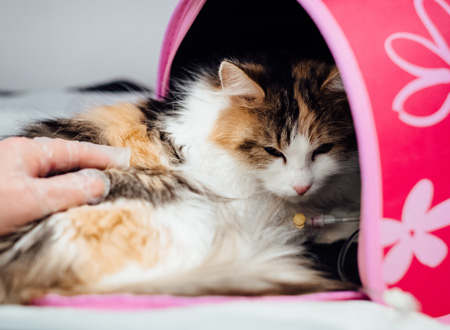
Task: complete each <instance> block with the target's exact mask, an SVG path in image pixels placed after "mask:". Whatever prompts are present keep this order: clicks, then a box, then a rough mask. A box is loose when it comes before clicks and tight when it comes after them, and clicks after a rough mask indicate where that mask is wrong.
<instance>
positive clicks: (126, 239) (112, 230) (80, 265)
mask: <svg viewBox="0 0 450 330" xmlns="http://www.w3.org/2000/svg"><path fill="white" fill-rule="evenodd" d="M153 213H154V212H153V209H152V207H151V206H150V205H149V204H144V203H133V202H129V201H128V202H127V206H123V207H117V206H113V207H112V208H105V207H96V206H83V207H79V208H75V209H71V210H69V211H68V214H69V217H70V218H71V221H72V226H73V228H74V230H75V233H74V235H73V237H72V242H74V243H75V244H76V245H77V246H78V249H79V250H80V251H82V252H81V253H80V255H79V257H78V258H77V259H76V261H75V264H74V265H73V266H72V269H73V271H74V272H75V273H76V274H77V277H79V278H80V280H81V281H82V282H92V281H96V280H100V279H101V278H102V277H104V276H106V275H111V274H114V273H115V272H117V271H119V270H121V269H123V268H124V267H126V266H127V265H128V264H129V263H130V262H136V263H137V264H139V265H140V266H141V267H142V268H150V267H153V266H155V265H156V264H158V263H159V262H160V261H161V257H162V254H163V252H162V251H164V248H166V247H165V246H163V243H162V239H161V237H162V236H164V242H168V241H170V240H168V238H169V237H170V235H169V233H168V232H166V231H165V230H163V229H161V228H155V227H154V226H152V224H151V220H148V219H150V218H151V216H152V214H153ZM143 219H145V220H147V221H145V220H143Z"/></svg>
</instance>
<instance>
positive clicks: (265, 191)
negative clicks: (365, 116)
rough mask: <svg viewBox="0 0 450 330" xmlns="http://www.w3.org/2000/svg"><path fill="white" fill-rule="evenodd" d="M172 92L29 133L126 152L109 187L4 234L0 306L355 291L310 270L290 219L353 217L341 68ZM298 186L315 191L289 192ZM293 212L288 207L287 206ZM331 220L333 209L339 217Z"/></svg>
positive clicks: (245, 77) (265, 72) (240, 72)
mask: <svg viewBox="0 0 450 330" xmlns="http://www.w3.org/2000/svg"><path fill="white" fill-rule="evenodd" d="M185 84H186V85H187V86H183V87H182V88H183V91H182V92H181V93H178V94H177V95H176V97H175V98H173V97H172V98H169V99H167V100H162V101H157V100H148V101H147V102H145V103H143V104H140V105H135V104H125V103H123V104H119V105H117V106H102V107H97V108H94V109H92V110H90V111H88V112H86V113H84V114H80V115H77V116H76V117H74V118H71V119H61V120H49V121H44V122H40V123H37V124H35V125H32V126H30V127H28V128H27V130H26V134H25V135H26V136H28V137H34V136H48V137H52V138H56V137H59V138H63V139H70V140H78V141H88V142H93V143H99V144H105V145H111V146H117V147H130V148H131V152H132V154H131V167H130V168H129V169H127V170H118V169H109V170H106V171H105V173H106V174H107V175H108V176H109V178H110V179H111V192H110V194H109V195H108V196H107V197H106V199H105V201H104V202H102V203H101V204H99V205H86V206H81V207H75V208H71V209H69V210H67V211H66V212H61V213H58V214H55V215H52V216H49V217H47V218H45V219H42V220H41V221H39V222H36V223H34V224H32V225H30V226H28V227H26V228H23V229H22V230H21V231H19V232H18V233H13V234H10V235H8V236H5V237H3V238H1V239H0V242H1V243H0V253H1V254H0V279H1V280H0V301H2V302H25V301H28V300H29V299H30V298H33V297H36V296H39V295H41V294H44V293H49V292H53V293H61V294H81V293H115V292H131V293H148V294H157V293H165V294H177V295H201V294H239V295H241V294H244V295H261V294H298V293H309V292H317V291H326V290H340V289H346V288H350V287H352V286H351V285H350V284H348V283H343V282H340V281H336V280H331V279H328V278H327V277H326V276H325V275H324V274H322V273H321V272H319V271H317V270H315V267H314V264H313V262H312V259H310V258H308V257H306V256H305V254H306V251H305V249H304V247H303V246H302V244H303V243H304V242H305V240H307V239H308V238H310V237H311V233H310V232H308V230H298V229H297V228H295V227H294V225H293V223H292V215H293V214H294V213H295V212H298V211H302V212H304V213H307V214H311V215H315V214H323V213H333V212H335V210H339V212H355V211H356V212H357V211H358V209H359V171H358V159H357V148H356V140H355V134H354V129H353V124H352V119H351V115H350V111H349V107H348V103H347V100H346V96H345V92H344V90H343V86H342V82H341V80H340V77H339V73H338V71H337V69H336V68H335V67H334V66H331V65H325V64H321V63H317V62H313V61H303V62H295V63H291V62H281V61H280V63H275V62H271V63H270V65H263V64H261V63H259V62H244V61H243V62H238V61H236V60H226V61H223V62H222V63H221V65H220V68H219V69H218V70H217V69H215V70H213V71H211V70H210V71H208V70H204V71H203V72H201V73H198V74H197V75H196V76H195V78H194V79H193V80H192V81H191V82H185ZM294 187H297V189H299V188H298V187H300V188H301V189H303V188H304V187H306V188H305V189H307V188H309V189H308V190H307V191H306V192H305V193H301V194H299V193H297V192H296V190H295V189H294ZM293 205H294V206H293ZM336 212H337V211H336Z"/></svg>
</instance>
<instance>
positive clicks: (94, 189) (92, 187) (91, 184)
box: [74, 168, 111, 204]
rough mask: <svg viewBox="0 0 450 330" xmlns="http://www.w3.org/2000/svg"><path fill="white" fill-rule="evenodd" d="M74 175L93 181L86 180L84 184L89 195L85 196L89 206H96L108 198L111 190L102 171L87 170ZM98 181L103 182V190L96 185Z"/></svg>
mask: <svg viewBox="0 0 450 330" xmlns="http://www.w3.org/2000/svg"><path fill="white" fill-rule="evenodd" d="M74 174H77V175H81V176H83V177H85V178H89V179H94V180H93V181H91V180H88V182H87V183H86V186H87V187H86V191H87V192H88V193H89V194H90V195H88V196H87V197H88V198H87V202H88V203H89V204H98V203H100V202H101V201H103V200H104V199H105V197H106V196H108V194H109V191H110V189H111V181H110V180H109V178H108V176H107V175H106V174H105V173H103V172H102V171H100V170H96V169H91V168H88V169H84V170H80V171H77V172H75V173H74ZM98 180H101V181H102V182H103V186H104V187H103V189H102V187H101V186H99V185H98Z"/></svg>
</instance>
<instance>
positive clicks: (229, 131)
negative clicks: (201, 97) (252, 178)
mask: <svg viewBox="0 0 450 330" xmlns="http://www.w3.org/2000/svg"><path fill="white" fill-rule="evenodd" d="M258 126H259V122H258V120H257V118H256V117H255V116H254V115H252V114H251V113H250V112H249V110H247V109H245V108H241V107H230V108H228V109H225V110H223V111H222V112H221V114H220V116H219V118H218V119H217V121H216V123H215V125H214V127H213V129H212V131H211V134H210V136H209V140H210V141H211V142H213V143H214V144H216V145H218V146H220V147H221V148H222V149H225V150H227V151H233V150H235V149H237V148H238V147H239V145H240V144H241V143H242V142H243V141H245V140H246V139H248V138H249V137H252V138H253V137H254V136H255V131H257V129H256V127H258Z"/></svg>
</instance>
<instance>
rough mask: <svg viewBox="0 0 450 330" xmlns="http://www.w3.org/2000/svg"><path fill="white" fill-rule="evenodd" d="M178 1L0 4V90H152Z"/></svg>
mask: <svg viewBox="0 0 450 330" xmlns="http://www.w3.org/2000/svg"><path fill="white" fill-rule="evenodd" d="M177 3H178V0H76V1H70V0H0V90H47V89H60V88H64V87H71V86H80V85H88V84H92V83H101V82H104V81H106V80H109V79H117V78H129V79H133V80H135V81H137V82H140V83H143V84H145V85H147V86H152V87H154V86H155V83H156V74H157V68H158V59H159V51H160V47H161V44H162V39H163V36H164V32H165V29H166V27H167V24H168V22H169V19H170V16H171V14H172V12H173V10H174V9H175V6H176V4H177Z"/></svg>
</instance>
